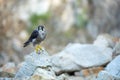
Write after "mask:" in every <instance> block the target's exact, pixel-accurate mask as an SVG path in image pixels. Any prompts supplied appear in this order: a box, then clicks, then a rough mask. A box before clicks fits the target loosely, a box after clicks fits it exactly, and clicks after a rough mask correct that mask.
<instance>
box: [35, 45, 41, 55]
mask: <svg viewBox="0 0 120 80" xmlns="http://www.w3.org/2000/svg"><path fill="white" fill-rule="evenodd" d="M41 50H42V46H40V45H36V46H35V51H36V53H39V52H40V51H41Z"/></svg>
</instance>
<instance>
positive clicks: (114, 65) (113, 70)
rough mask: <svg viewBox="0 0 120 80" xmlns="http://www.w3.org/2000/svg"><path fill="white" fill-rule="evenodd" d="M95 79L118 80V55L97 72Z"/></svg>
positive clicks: (119, 66) (119, 72)
mask: <svg viewBox="0 0 120 80" xmlns="http://www.w3.org/2000/svg"><path fill="white" fill-rule="evenodd" d="M96 80H120V56H117V57H116V58H115V59H114V60H113V61H112V62H110V63H109V64H108V65H107V67H106V68H105V70H104V71H101V72H100V73H99V74H98V78H97V79H96Z"/></svg>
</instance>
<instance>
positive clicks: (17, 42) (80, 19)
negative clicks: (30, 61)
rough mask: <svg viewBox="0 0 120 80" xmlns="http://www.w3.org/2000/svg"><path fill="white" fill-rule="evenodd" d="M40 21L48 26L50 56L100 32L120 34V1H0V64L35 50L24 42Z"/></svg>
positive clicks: (92, 38)
mask: <svg viewBox="0 0 120 80" xmlns="http://www.w3.org/2000/svg"><path fill="white" fill-rule="evenodd" d="M39 24H43V25H45V26H46V27H45V28H46V30H47V38H46V39H45V41H43V42H42V44H41V45H42V46H43V47H45V49H46V50H47V51H48V53H49V54H50V55H53V54H55V53H57V52H59V51H61V50H62V49H64V47H65V46H66V45H67V44H69V43H92V41H93V40H94V39H95V38H96V37H97V35H99V34H103V33H109V34H110V35H112V36H115V37H120V0H0V66H1V65H3V64H5V63H7V62H15V63H19V62H21V61H23V59H24V55H27V54H29V53H30V52H32V51H33V50H34V47H33V46H32V45H30V46H28V47H26V48H23V43H24V42H25V41H26V40H27V39H28V37H29V36H30V34H31V33H32V31H33V30H34V29H35V28H36V27H37V26H38V25H39Z"/></svg>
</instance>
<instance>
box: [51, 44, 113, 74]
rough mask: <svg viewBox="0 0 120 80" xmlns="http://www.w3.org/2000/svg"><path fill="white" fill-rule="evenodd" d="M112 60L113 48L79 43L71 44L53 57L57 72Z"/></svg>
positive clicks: (92, 65) (98, 64)
mask: <svg viewBox="0 0 120 80" xmlns="http://www.w3.org/2000/svg"><path fill="white" fill-rule="evenodd" d="M111 60H112V49H111V48H107V47H103V48H102V47H98V46H95V45H92V44H78V43H76V44H69V45H68V46H67V47H66V48H65V49H64V50H63V51H61V52H60V53H58V54H56V55H53V56H52V57H51V61H52V63H53V68H54V70H55V72H56V73H61V72H71V71H75V70H81V69H83V68H89V67H94V66H101V65H104V64H106V63H108V62H109V61H111Z"/></svg>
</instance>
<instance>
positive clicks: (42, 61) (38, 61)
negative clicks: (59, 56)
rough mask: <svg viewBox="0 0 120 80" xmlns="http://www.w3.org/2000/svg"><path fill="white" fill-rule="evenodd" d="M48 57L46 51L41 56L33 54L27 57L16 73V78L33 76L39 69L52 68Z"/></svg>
mask: <svg viewBox="0 0 120 80" xmlns="http://www.w3.org/2000/svg"><path fill="white" fill-rule="evenodd" d="M48 57H49V56H48V53H47V52H46V51H45V50H43V51H42V52H41V53H40V54H37V53H35V52H32V53H31V54H30V55H28V56H26V58H25V62H24V64H23V65H22V67H21V68H20V69H19V71H18V72H17V73H16V75H15V78H19V77H26V76H31V75H32V74H33V73H34V71H35V70H36V69H37V68H38V67H41V68H45V67H48V66H51V63H50V61H49V60H48Z"/></svg>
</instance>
